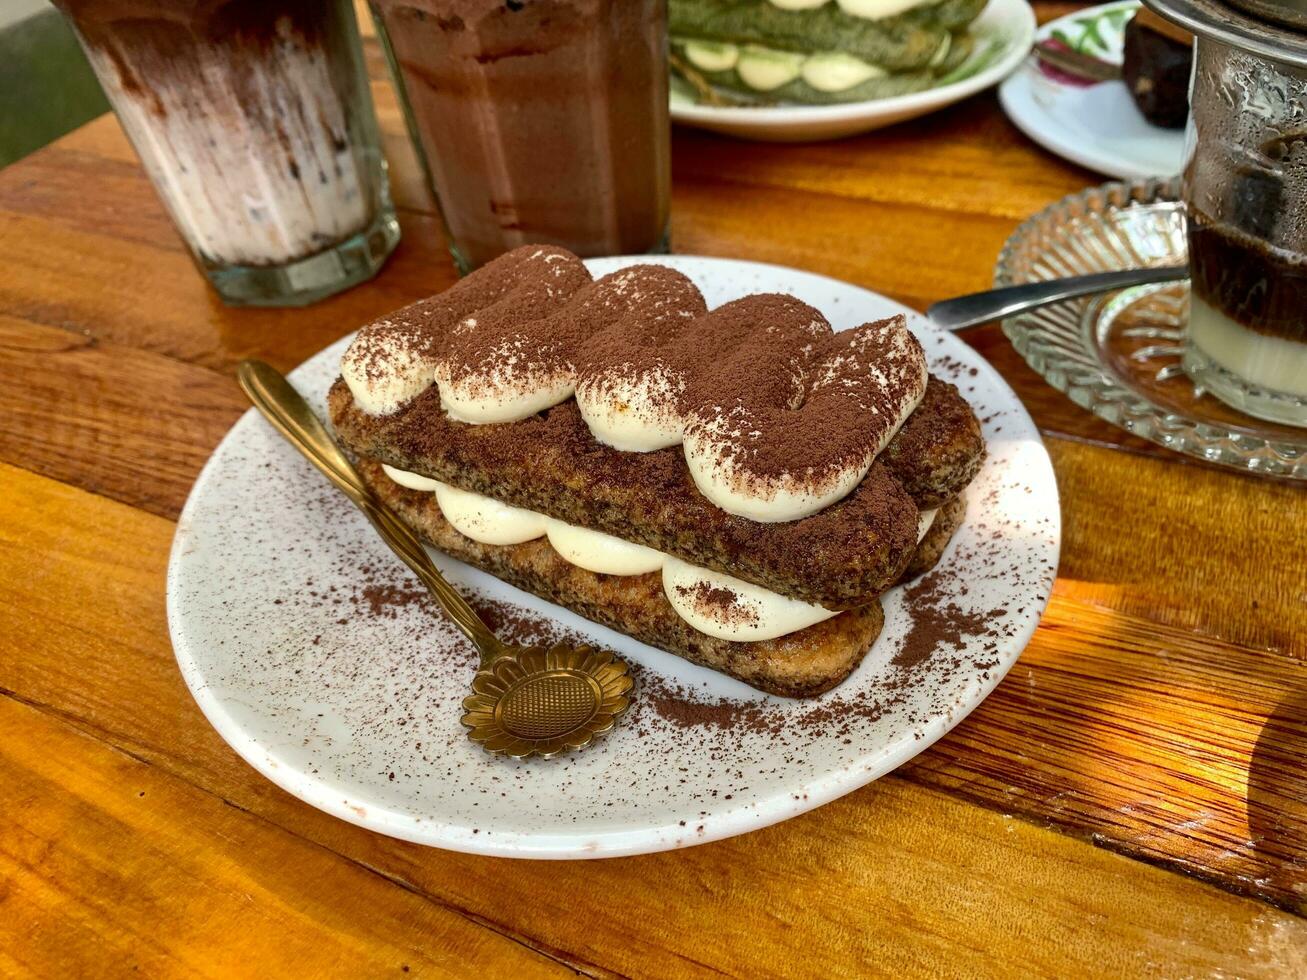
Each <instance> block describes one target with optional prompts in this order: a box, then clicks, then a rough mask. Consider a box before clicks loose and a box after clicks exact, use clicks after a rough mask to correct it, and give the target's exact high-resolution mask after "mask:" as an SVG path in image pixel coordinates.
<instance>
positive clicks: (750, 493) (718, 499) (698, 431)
mask: <svg viewBox="0 0 1307 980" xmlns="http://www.w3.org/2000/svg"><path fill="white" fill-rule="evenodd" d="M733 424H734V423H732V422H731V421H730V419H729V418H727V417H725V416H718V417H717V418H716V419H713V420H712V421H710V422H709V423H708V424H707V425H704V426H702V427H698V428H694V429H691V430H690V431H688V432H686V434H685V465H686V467H687V468H688V469H689V471H690V476H691V478H693V480H694V485H695V486H696V487H698V488H699V492H700V493H702V494H703V495H704V496H705V497H707V498H708V499H709V500H711V501H712V502H713V503H714V504H716V505H717V506H718V507H720V508H721V509H722V510H724V511H727V512H728V513H731V514H736V515H738V516H740V517H747V518H749V519H750V520H754V521H758V522H759V523H762V524H775V523H779V522H781V521H796V520H798V519H799V518H801V517H808V516H809V515H811V514H815V513H817V512H818V511H820V510H822V509H824V508H826V507H829V506H830V505H831V504H833V503H835V502H836V501H837V500H841V499H843V498H844V497H846V496H848V494H849V493H850V492H851V491H852V490H853V488H854V487H856V486H857V485H858V484H859V483H860V482H861V481H862V478H863V477H864V476H865V475H866V473H867V468H868V467H869V466H870V465H871V460H870V459H868V460H867V465H866V466H863V465H861V464H858V465H853V466H846V467H841V468H840V469H838V470H836V471H834V472H833V473H831V474H830V475H829V476H827V477H825V478H824V479H821V480H816V479H811V478H809V477H807V476H806V475H802V476H801V475H798V474H788V473H787V474H784V475H783V476H780V477H778V478H775V479H772V480H770V481H768V484H767V486H765V487H764V486H760V485H759V480H758V479H757V478H756V477H754V476H752V475H750V474H747V473H743V472H741V471H740V470H739V468H738V467H737V466H736V464H735V457H734V456H732V455H731V454H730V452H729V451H725V452H724V451H723V446H724V445H728V444H729V437H730V434H731V430H732V427H733Z"/></svg>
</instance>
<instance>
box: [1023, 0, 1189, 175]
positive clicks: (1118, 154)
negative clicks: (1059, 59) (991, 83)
mask: <svg viewBox="0 0 1307 980" xmlns="http://www.w3.org/2000/svg"><path fill="white" fill-rule="evenodd" d="M1138 6H1139V4H1138V3H1137V2H1136V0H1129V2H1127V3H1108V4H1104V5H1103V6H1101V7H1090V8H1089V9H1087V10H1080V11H1077V12H1076V13H1074V14H1068V15H1067V16H1065V17H1060V18H1058V19H1057V20H1055V21H1051V22H1049V23H1047V24H1045V25H1044V26H1043V27H1041V28H1040V29H1039V30H1038V32H1037V33H1036V35H1035V37H1036V39H1037V40H1039V41H1044V40H1047V39H1049V38H1051V37H1054V36H1055V35H1058V36H1060V37H1062V38H1063V39H1064V40H1066V41H1067V43H1068V44H1069V45H1070V46H1071V47H1074V48H1076V49H1077V50H1083V51H1085V53H1087V54H1092V55H1094V56H1095V57H1098V58H1102V59H1103V60H1104V61H1110V62H1113V63H1115V64H1120V63H1121V50H1122V30H1123V28H1124V14H1125V13H1128V12H1130V11H1133V10H1135V9H1137V8H1138ZM998 98H999V101H1000V102H1001V103H1002V104H1003V111H1004V112H1006V113H1007V115H1008V118H1009V119H1011V120H1012V122H1013V123H1015V124H1016V126H1017V128H1018V129H1020V130H1021V131H1022V132H1023V133H1025V134H1026V135H1027V136H1029V137H1030V138H1031V139H1032V140H1034V141H1035V142H1036V143H1038V144H1039V145H1040V146H1042V147H1043V148H1044V149H1046V150H1048V151H1050V152H1052V153H1056V154H1057V155H1058V156H1060V157H1063V158H1065V159H1067V160H1070V161H1071V162H1072V163H1078V164H1080V165H1081V166H1082V167H1088V168H1089V169H1090V170H1096V171H1098V172H1099V173H1102V174H1108V175H1109V176H1112V177H1121V178H1124V179H1135V178H1142V177H1170V176H1173V175H1175V174H1177V173H1179V172H1180V168H1181V166H1182V164H1183V162H1184V131H1183V130H1179V129H1163V128H1161V127H1160V126H1154V125H1153V124H1152V123H1150V122H1148V120H1146V119H1145V118H1144V117H1143V115H1142V114H1141V113H1140V112H1139V109H1138V108H1137V107H1136V106H1135V104H1134V100H1133V99H1131V98H1130V92H1129V91H1128V90H1127V89H1126V87H1125V83H1124V82H1119V81H1116V82H1100V83H1099V84H1097V85H1089V86H1082V85H1075V84H1070V83H1068V82H1066V81H1062V80H1060V79H1058V78H1057V77H1055V76H1054V75H1051V74H1049V73H1048V72H1046V71H1044V70H1043V69H1042V68H1040V66H1039V64H1038V62H1037V61H1036V59H1035V57H1034V55H1031V56H1030V57H1028V58H1027V59H1026V60H1025V63H1024V64H1023V65H1022V66H1021V67H1020V68H1019V69H1018V70H1017V71H1015V72H1013V73H1012V74H1011V75H1009V76H1008V78H1007V80H1006V81H1005V82H1004V83H1003V84H1002V85H1000V86H999V89H998Z"/></svg>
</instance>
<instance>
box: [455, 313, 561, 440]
mask: <svg viewBox="0 0 1307 980" xmlns="http://www.w3.org/2000/svg"><path fill="white" fill-rule="evenodd" d="M459 326H460V327H464V328H465V329H467V328H475V326H476V321H475V320H469V321H464V323H462V324H460V325H459ZM527 357H528V354H527V351H526V350H525V349H524V348H520V345H505V348H504V350H503V351H502V352H501V355H500V358H499V361H498V363H497V364H496V365H495V367H494V369H493V370H490V371H476V372H473V373H471V374H469V375H467V376H466V377H460V378H459V379H457V380H456V379H455V377H454V372H453V370H452V368H451V365H450V363H449V362H448V361H447V360H442V361H440V362H439V363H438V364H437V365H436V369H435V373H434V377H435V382H436V385H437V386H438V387H439V388H440V404H441V406H442V407H443V408H444V409H445V411H446V412H447V413H448V414H449V416H450V418H453V419H457V420H458V421H460V422H468V423H471V424H472V425H486V424H491V423H496V422H518V421H521V420H522V419H525V418H530V417H531V416H532V415H534V414H535V413H536V412H543V411H544V410H545V409H546V408H552V407H553V406H554V405H557V404H559V403H560V402H564V401H567V399H569V398H571V397H572V393H573V392H574V391H575V390H576V379H575V377H574V375H573V373H572V371H571V369H570V368H567V367H562V368H543V367H539V366H533V365H530V364H528V363H526V362H527Z"/></svg>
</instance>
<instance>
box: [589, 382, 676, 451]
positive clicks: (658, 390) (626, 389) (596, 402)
mask: <svg viewBox="0 0 1307 980" xmlns="http://www.w3.org/2000/svg"><path fill="white" fill-rule="evenodd" d="M684 389H685V381H684V379H680V378H676V377H673V374H672V372H671V371H670V370H669V369H668V368H666V367H660V368H656V369H653V370H650V371H645V372H643V373H641V374H638V375H633V376H626V377H621V376H611V375H600V376H599V377H597V378H595V379H593V380H591V379H583V380H582V381H580V382H578V384H577V386H576V404H577V407H578V408H580V410H581V417H582V418H583V419H585V424H586V425H588V426H589V427H590V432H591V434H592V435H593V436H594V437H595V438H596V439H598V440H599V441H600V442H602V443H604V444H605V445H608V446H612V447H613V448H614V449H621V450H625V451H626V452H632V453H647V452H652V451H653V450H655V449H665V448H667V447H668V446H675V445H678V444H679V443H680V441H681V426H682V424H683V420H682V418H681V415H680V412H679V411H677V408H676V399H677V396H678V395H680V393H681V392H682V391H683V390H684Z"/></svg>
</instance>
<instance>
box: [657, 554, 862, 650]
mask: <svg viewBox="0 0 1307 980" xmlns="http://www.w3.org/2000/svg"><path fill="white" fill-rule="evenodd" d="M663 593H664V594H665V595H666V596H667V601H668V602H669V603H671V605H672V608H673V609H674V610H676V614H677V615H678V616H680V617H681V618H682V619H684V620H685V621H686V622H687V623H689V624H690V625H691V626H693V627H694V628H695V629H697V630H698V631H699V632H700V633H706V634H708V635H709V636H715V637H717V638H718V639H722V640H735V641H737V642H741V643H750V642H754V641H757V640H771V639H775V638H776V637H778V636H784V635H785V634H787V633H793V632H795V631H797V630H801V629H805V628H806V627H808V626H812V625H813V624H815V623H820V622H822V621H823V620H827V619H830V618H831V617H832V616H837V615H839V614H838V613H836V612H833V611H832V610H830V609H825V608H823V607H822V606H816V605H813V604H812V603H809V602H801V601H800V600H798V599H791V598H789V597H788V596H783V595H778V594H777V593H775V592H772V591H770V590H768V589H764V588H763V587H762V586H759V585H754V584H753V583H751V582H744V581H741V580H740V579H738V578H735V577H733V576H731V575H724V574H723V573H721V572H717V571H713V570H712V569H708V568H699V567H698V566H697V565H691V564H689V563H688V562H684V561H681V560H680V559H679V558H673V557H672V556H670V555H668V556H667V560H666V563H665V564H664V565H663ZM725 593H729V594H730V596H731V601H730V602H729V604H728V603H725V602H722V601H719V600H720V598H721V597H722V596H723V595H724V594H725Z"/></svg>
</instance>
